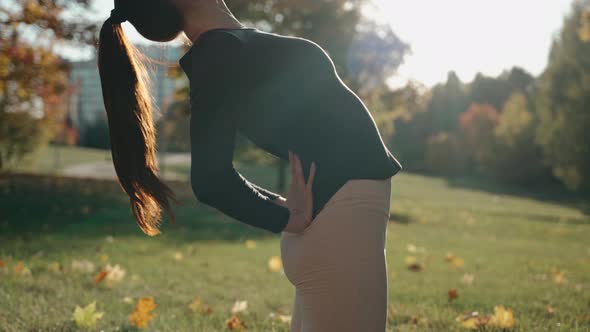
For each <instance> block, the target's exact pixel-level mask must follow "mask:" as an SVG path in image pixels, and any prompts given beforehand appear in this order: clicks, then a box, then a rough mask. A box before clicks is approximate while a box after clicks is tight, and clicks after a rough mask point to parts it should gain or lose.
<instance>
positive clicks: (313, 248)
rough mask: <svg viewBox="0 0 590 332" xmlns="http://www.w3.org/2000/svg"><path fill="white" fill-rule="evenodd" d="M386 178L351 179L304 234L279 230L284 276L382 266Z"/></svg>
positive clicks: (387, 201) (296, 277) (388, 192)
mask: <svg viewBox="0 0 590 332" xmlns="http://www.w3.org/2000/svg"><path fill="white" fill-rule="evenodd" d="M390 198H391V178H386V179H350V180H348V181H347V182H346V183H345V184H344V185H342V187H341V188H340V189H339V190H338V191H337V192H336V193H335V194H334V195H333V196H332V197H331V198H330V200H328V202H327V204H326V205H325V206H324V208H322V210H321V211H320V213H319V214H318V215H317V216H316V217H315V218H314V220H313V221H312V223H311V225H310V226H308V227H307V228H306V229H305V231H304V232H303V233H289V232H282V233H281V244H280V246H281V256H282V259H283V266H284V268H285V274H286V275H287V277H288V278H289V279H290V280H291V282H293V283H294V284H295V283H296V282H297V281H298V280H301V278H300V276H302V275H305V274H307V273H308V272H310V271H320V270H322V271H326V270H327V269H329V270H332V271H338V272H342V273H345V272H346V270H353V269H356V268H360V267H361V266H360V265H363V267H364V268H371V266H374V267H376V268H379V269H381V268H382V265H383V264H384V255H385V252H384V251H385V241H386V232H387V224H388V221H389V208H390Z"/></svg>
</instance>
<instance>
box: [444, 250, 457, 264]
mask: <svg viewBox="0 0 590 332" xmlns="http://www.w3.org/2000/svg"><path fill="white" fill-rule="evenodd" d="M453 259H455V255H453V253H452V252H447V254H446V255H445V261H447V262H452V261H453Z"/></svg>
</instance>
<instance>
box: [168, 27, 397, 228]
mask: <svg viewBox="0 0 590 332" xmlns="http://www.w3.org/2000/svg"><path fill="white" fill-rule="evenodd" d="M179 63H180V66H181V68H182V70H183V71H184V72H185V73H186V75H187V77H188V78H189V82H190V103H191V116H190V141H191V175H190V179H191V187H192V189H193V192H194V194H195V196H196V197H197V199H198V200H199V201H200V202H202V203H204V204H207V205H210V206H213V207H215V208H216V209H217V210H219V211H221V212H223V213H225V214H226V215H228V216H231V217H232V218H235V219H237V220H238V221H241V222H244V223H246V224H249V225H252V226H255V227H259V228H262V229H266V230H269V231H271V232H273V233H279V232H281V231H283V230H284V228H285V226H286V225H287V221H288V219H289V210H288V208H286V207H284V206H280V205H278V204H276V203H274V202H272V200H273V199H275V198H277V197H279V196H280V195H279V194H277V193H274V192H272V191H270V190H268V189H266V188H262V187H260V186H257V185H255V184H254V183H252V182H250V181H248V180H247V179H246V178H245V177H244V176H242V175H241V174H240V173H239V172H237V171H236V170H235V169H234V167H233V162H232V159H233V152H234V144H235V142H236V133H237V132H238V131H239V132H240V133H241V134H243V135H244V136H246V137H247V138H249V139H250V140H251V141H252V142H254V143H255V144H256V145H257V146H259V147H260V148H262V149H263V150H265V151H267V152H268V153H270V154H272V155H274V156H276V157H278V158H281V159H284V160H287V161H288V160H289V157H288V150H291V151H293V152H294V153H296V154H297V155H298V156H299V157H300V159H301V163H302V166H303V172H304V177H305V179H306V181H307V178H308V176H309V171H310V165H311V162H312V161H315V164H316V175H315V178H314V183H313V185H312V194H313V214H312V217H314V218H315V217H316V216H317V215H318V214H319V212H320V211H321V210H322V207H323V206H324V205H325V204H326V203H327V202H328V201H329V200H330V198H331V197H332V196H333V195H334V194H335V193H336V192H337V191H338V190H339V189H340V188H341V186H342V185H343V184H344V183H345V182H346V181H347V180H348V179H355V178H356V179H385V178H388V177H391V176H393V175H394V174H396V173H397V172H398V171H400V170H401V168H402V166H401V164H400V163H399V162H398V161H397V160H396V158H395V157H394V156H393V155H392V154H391V152H390V151H389V150H388V148H387V147H386V146H385V144H384V143H383V140H382V138H381V135H380V133H379V131H378V129H377V126H376V124H375V121H374V119H373V117H372V116H371V114H370V113H369V111H368V109H367V108H366V106H365V105H364V104H363V102H362V101H361V100H360V98H359V97H358V96H357V95H356V94H355V93H354V92H352V91H351V90H350V89H349V88H348V87H347V86H346V85H345V84H344V83H343V82H342V80H341V79H340V78H339V76H338V74H337V72H336V69H335V67H334V63H333V62H332V60H331V59H330V57H329V55H328V53H327V52H326V51H324V49H323V48H322V47H320V46H319V45H318V44H316V43H315V42H313V41H311V40H308V39H305V38H301V37H294V36H285V35H280V34H275V33H270V32H264V31H261V30H258V29H256V28H214V29H211V30H206V31H205V32H203V33H201V35H199V37H198V38H197V39H196V40H195V41H194V43H193V45H192V46H191V48H190V49H189V50H188V51H187V53H186V54H184V55H183V56H182V58H180V60H179ZM287 198H288V197H287Z"/></svg>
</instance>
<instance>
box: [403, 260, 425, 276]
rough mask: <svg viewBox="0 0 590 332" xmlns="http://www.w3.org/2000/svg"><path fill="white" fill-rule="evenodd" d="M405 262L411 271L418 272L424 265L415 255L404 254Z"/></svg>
mask: <svg viewBox="0 0 590 332" xmlns="http://www.w3.org/2000/svg"><path fill="white" fill-rule="evenodd" d="M405 263H406V266H407V268H408V270H410V271H413V272H420V271H422V269H423V267H424V266H423V265H422V263H420V262H418V259H417V258H416V256H406V258H405Z"/></svg>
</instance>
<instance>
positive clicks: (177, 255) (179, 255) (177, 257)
mask: <svg viewBox="0 0 590 332" xmlns="http://www.w3.org/2000/svg"><path fill="white" fill-rule="evenodd" d="M183 259H184V255H183V254H182V252H180V251H177V252H175V253H174V260H175V261H177V262H180V261H181V260H183Z"/></svg>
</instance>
